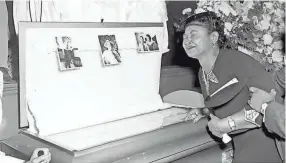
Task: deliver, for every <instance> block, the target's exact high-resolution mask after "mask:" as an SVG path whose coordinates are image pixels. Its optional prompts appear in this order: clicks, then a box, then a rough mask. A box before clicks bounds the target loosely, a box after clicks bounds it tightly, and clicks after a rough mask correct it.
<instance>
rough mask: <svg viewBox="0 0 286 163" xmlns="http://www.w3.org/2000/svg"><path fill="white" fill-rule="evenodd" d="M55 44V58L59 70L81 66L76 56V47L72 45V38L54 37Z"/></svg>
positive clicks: (79, 59)
mask: <svg viewBox="0 0 286 163" xmlns="http://www.w3.org/2000/svg"><path fill="white" fill-rule="evenodd" d="M55 40H56V44H57V59H58V63H59V69H60V70H61V71H65V70H74V69H78V68H80V67H82V63H81V58H80V57H78V55H77V53H78V48H76V47H73V45H72V38H71V37H68V36H60V37H55Z"/></svg>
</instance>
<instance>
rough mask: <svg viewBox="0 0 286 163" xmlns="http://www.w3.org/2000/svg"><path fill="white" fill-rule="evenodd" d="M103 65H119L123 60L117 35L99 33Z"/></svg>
mask: <svg viewBox="0 0 286 163" xmlns="http://www.w3.org/2000/svg"><path fill="white" fill-rule="evenodd" d="M98 39H99V43H100V47H101V59H102V63H103V66H111V65H118V64H120V63H121V62H122V60H121V56H120V53H119V52H118V45H117V42H116V38H115V35H99V36H98Z"/></svg>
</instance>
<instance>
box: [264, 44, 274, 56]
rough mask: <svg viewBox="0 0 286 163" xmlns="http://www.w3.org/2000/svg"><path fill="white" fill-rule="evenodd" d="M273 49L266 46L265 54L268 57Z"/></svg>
mask: <svg viewBox="0 0 286 163" xmlns="http://www.w3.org/2000/svg"><path fill="white" fill-rule="evenodd" d="M272 50H273V48H271V46H265V47H264V53H265V54H266V55H267V56H268V55H269V54H271V53H272Z"/></svg>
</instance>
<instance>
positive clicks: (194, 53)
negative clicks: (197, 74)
mask: <svg viewBox="0 0 286 163" xmlns="http://www.w3.org/2000/svg"><path fill="white" fill-rule="evenodd" d="M183 47H184V49H185V51H186V53H187V55H188V56H189V57H191V58H196V59H197V58H198V57H200V55H201V54H203V53H204V52H205V51H207V50H208V49H210V48H212V41H211V37H210V35H209V32H208V30H207V28H205V27H202V26H199V25H189V26H187V28H186V30H185V33H184V36H183Z"/></svg>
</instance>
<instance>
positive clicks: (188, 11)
mask: <svg viewBox="0 0 286 163" xmlns="http://www.w3.org/2000/svg"><path fill="white" fill-rule="evenodd" d="M191 12H192V9H191V8H186V9H184V10H183V11H182V14H183V15H186V14H188V13H191Z"/></svg>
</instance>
